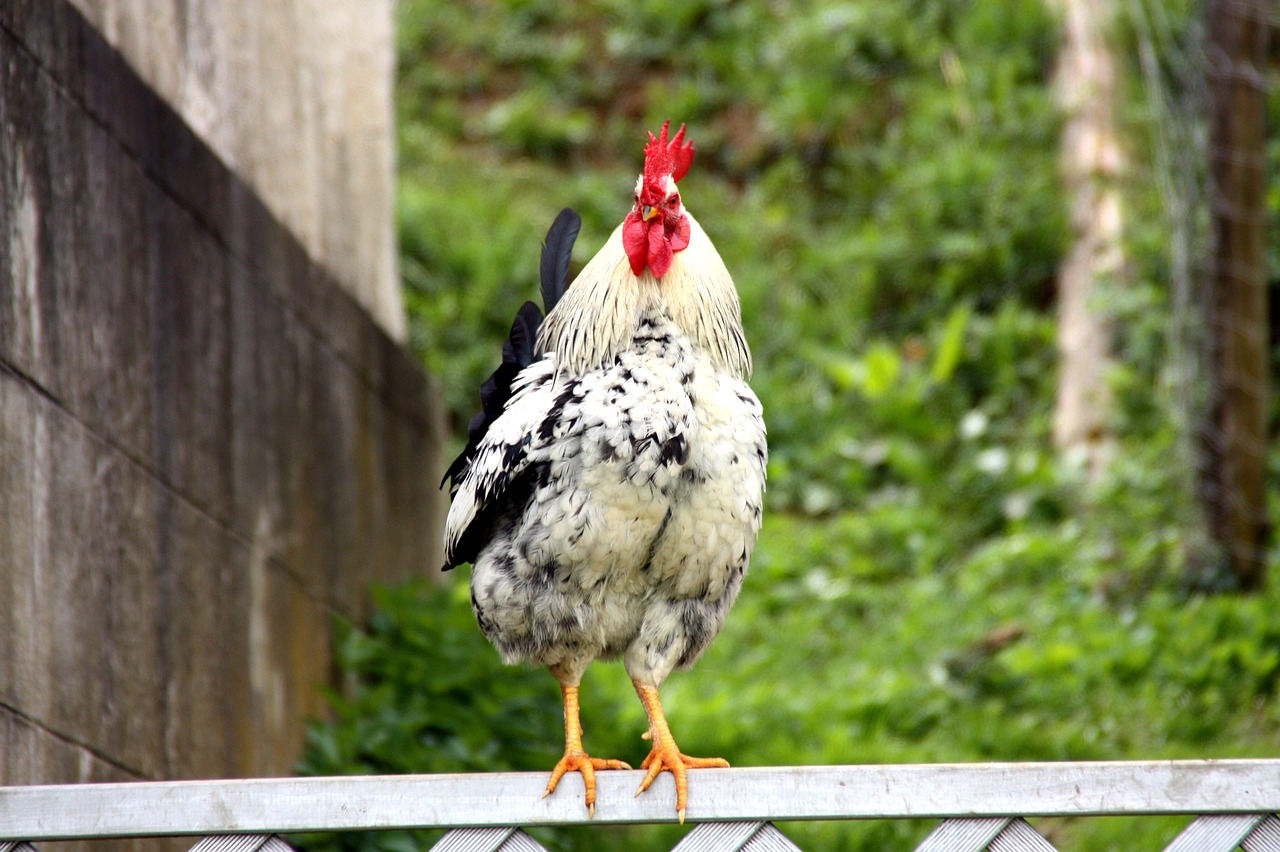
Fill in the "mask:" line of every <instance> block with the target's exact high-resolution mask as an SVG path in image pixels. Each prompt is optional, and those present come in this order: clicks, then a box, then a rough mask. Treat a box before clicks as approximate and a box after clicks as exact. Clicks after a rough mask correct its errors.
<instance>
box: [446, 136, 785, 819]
mask: <svg viewBox="0 0 1280 852" xmlns="http://www.w3.org/2000/svg"><path fill="white" fill-rule="evenodd" d="M669 126H670V122H667V123H666V124H664V125H663V126H662V130H661V132H660V134H659V135H658V136H656V137H655V136H654V135H653V134H652V133H650V134H649V142H648V144H647V145H646V146H645V150H644V157H645V159H644V171H643V172H642V173H641V175H640V177H639V179H638V180H637V181H636V188H635V204H634V206H633V207H632V208H631V211H630V212H629V213H628V214H627V215H626V218H625V219H624V220H623V222H622V224H621V225H619V226H618V228H617V229H616V230H615V231H614V232H613V234H612V235H611V236H610V237H609V240H608V242H607V243H606V244H605V246H604V248H602V249H601V250H600V251H599V253H597V254H596V255H595V257H594V258H592V259H591V261H590V262H589V263H587V265H586V267H584V268H583V270H582V272H581V274H579V275H578V277H577V278H576V279H575V280H574V281H573V284H572V285H570V286H569V287H567V288H565V286H564V281H565V280H566V279H567V272H568V263H569V254H570V251H571V249H572V246H573V242H574V240H575V239H576V236H577V233H578V224H579V220H578V218H577V215H576V214H574V213H573V212H572V211H568V210H566V211H562V213H561V214H560V216H559V217H557V219H556V222H555V224H554V225H553V226H552V228H551V230H550V232H549V233H548V238H547V242H546V244H545V245H544V249H543V257H542V261H543V262H542V292H543V299H544V305H545V307H546V309H547V315H546V317H545V319H544V318H543V317H542V314H541V312H540V311H539V310H538V308H537V306H536V305H534V304H533V303H532V302H526V303H525V304H524V306H522V307H521V309H520V311H519V313H518V314H517V317H516V321H515V324H514V325H513V327H512V331H511V336H510V339H509V340H508V341H507V344H506V346H505V349H504V357H503V364H502V365H501V366H500V367H499V368H498V370H497V371H496V372H495V373H494V375H493V376H491V377H490V379H489V380H488V381H487V382H486V383H485V386H484V388H483V389H482V394H481V397H482V404H483V409H482V411H481V412H480V413H479V414H478V415H476V418H475V419H474V420H473V421H472V423H471V427H470V430H469V431H470V435H469V440H468V443H467V447H466V449H464V450H463V453H462V455H461V456H459V457H458V459H457V460H456V461H455V462H454V463H453V465H452V466H451V467H450V469H449V472H448V473H447V474H446V479H449V480H452V484H451V494H452V504H451V506H450V509H449V516H448V520H447V522H446V526H445V554H446V563H445V569H446V570H448V569H449V568H453V567H455V566H457V565H461V564H463V563H465V562H470V563H471V564H472V573H471V603H472V607H473V609H474V610H475V615H476V620H477V621H478V622H479V625H480V629H481V630H482V631H484V633H485V635H486V636H488V638H489V639H490V640H491V641H492V642H493V644H494V645H495V646H497V649H498V651H499V652H500V653H501V655H502V657H503V659H504V661H506V662H507V663H516V662H528V663H535V664H539V665H543V666H546V667H547V668H548V669H549V670H550V671H551V674H552V675H553V676H554V677H555V678H556V680H558V681H559V682H560V689H561V694H562V697H563V700H564V719H565V749H564V756H563V757H562V758H561V759H560V761H559V762H558V763H557V764H556V766H555V768H554V769H553V770H552V773H551V778H550V781H549V782H548V783H547V787H546V793H545V794H544V795H550V794H551V793H552V792H554V791H555V789H556V786H557V784H558V783H559V782H560V779H561V778H562V777H563V776H564V774H565V773H566V772H572V771H576V772H579V773H581V775H582V778H583V784H584V787H585V791H586V807H587V811H588V814H589V815H592V816H594V814H595V798H596V779H595V772H596V771H597V770H604V769H629V768H630V767H629V766H628V765H627V764H625V763H623V762H622V761H620V760H611V759H602V758H597V757H592V756H590V755H589V754H588V753H587V752H586V751H585V750H584V748H583V745H582V725H581V722H580V721H579V704H578V687H579V683H580V681H581V679H582V675H583V672H584V671H585V670H586V668H587V666H588V665H589V664H590V663H591V661H592V660H595V659H612V658H617V657H619V656H620V657H622V659H623V664H624V666H625V668H626V671H627V674H628V675H629V676H630V678H631V681H632V683H633V684H634V685H635V690H636V693H637V695H638V696H639V698H640V701H641V703H642V704H643V705H644V709H645V713H646V715H647V716H648V720H649V730H648V733H647V734H646V738H647V739H649V740H651V742H652V748H651V750H650V752H649V755H648V757H646V758H645V760H644V762H643V764H642V768H644V769H646V770H648V771H647V773H646V775H645V777H644V779H643V781H642V782H641V784H640V789H639V790H637V793H636V794H637V795H639V794H640V793H641V792H643V791H645V790H647V789H648V788H649V786H650V785H651V784H652V783H653V781H654V779H655V778H656V777H657V776H658V775H659V774H660V773H661V772H663V771H670V772H671V773H672V774H673V775H674V778H675V785H676V812H677V816H678V818H679V820H680V821H681V822H683V821H684V818H685V811H686V808H687V802H688V775H687V770H688V769H690V768H697V767H723V766H728V763H727V762H726V761H724V760H723V759H721V758H697V757H689V756H687V755H685V754H683V753H682V752H681V751H680V749H679V748H678V747H677V746H676V742H675V739H674V738H673V737H672V734H671V729H670V727H669V726H668V724H667V720H666V717H665V715H664V713H663V710H662V704H661V702H660V700H659V697H658V688H659V686H661V685H662V683H663V681H664V680H666V678H667V676H668V675H669V674H671V672H672V671H673V670H675V669H684V668H687V667H689V666H691V665H693V663H694V662H695V661H696V660H697V659H698V657H699V656H700V655H701V654H702V652H703V651H704V650H705V649H706V647H707V646H708V644H710V642H711V640H712V639H713V638H714V637H715V636H716V634H717V633H718V632H719V631H720V628H721V626H722V625H723V624H724V620H725V616H726V614H727V613H728V612H729V608H730V607H731V606H732V605H733V602H734V600H735V598H737V596H738V591H739V589H740V588H741V585H742V580H743V577H744V576H745V574H746V571H747V565H748V562H749V561H750V559H751V551H752V549H753V547H754V545H755V540H756V534H757V532H758V531H759V529H760V519H761V505H762V499H763V493H764V485H765V464H766V461H767V448H766V444H765V425H764V420H763V417H762V413H761V407H760V402H759V400H758V399H757V398H756V396H755V394H754V393H752V391H751V389H750V388H749V387H748V386H747V384H746V379H747V378H748V377H749V376H750V373H751V354H750V350H749V349H748V348H747V342H746V338H745V336H744V334H743V329H742V318H741V309H740V307H739V302H738V295H737V291H736V290H735V289H734V285H733V280H732V278H730V276H729V272H728V270H727V269H726V268H725V265H724V262H723V261H722V260H721V259H720V255H719V254H718V253H717V252H716V250H715V247H714V246H713V245H712V244H711V240H710V239H708V238H707V235H706V233H705V232H704V231H703V230H702V227H701V226H700V225H699V224H698V222H697V221H696V220H695V219H694V218H693V216H692V215H691V214H690V213H689V211H688V209H686V208H685V206H684V203H683V200H682V198H681V196H680V191H679V189H678V188H677V183H678V182H679V181H680V179H681V178H683V177H684V176H685V174H686V173H687V172H688V171H689V167H690V165H691V164H692V163H693V155H694V147H693V144H692V143H691V142H688V141H686V140H685V128H684V126H683V125H681V127H680V130H679V131H677V133H676V134H675V136H674V137H672V138H668V129H669Z"/></svg>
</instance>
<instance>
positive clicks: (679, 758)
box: [631, 680, 729, 822]
mask: <svg viewBox="0 0 1280 852" xmlns="http://www.w3.org/2000/svg"><path fill="white" fill-rule="evenodd" d="M631 682H632V683H633V684H635V687H636V694H637V695H639V696H640V703H641V704H643V705H644V712H645V713H646V714H648V716H649V737H650V739H652V740H653V749H652V750H651V751H650V752H649V756H648V757H646V758H645V759H644V763H642V764H640V768H641V769H647V770H649V772H648V774H647V775H645V777H644V780H643V781H641V782H640V789H639V790H637V791H636V795H637V796H639V795H640V794H641V793H643V792H644V791H645V790H648V789H649V785H650V784H652V783H653V779H655V778H657V777H658V775H659V773H661V772H662V770H664V769H666V770H668V771H669V772H670V773H671V774H672V775H674V776H675V779H676V816H678V817H679V818H680V822H684V814H685V810H686V809H687V808H688V804H689V776H688V772H687V770H689V769H707V768H712V767H715V768H721V769H723V768H725V767H727V766H728V765H729V761H727V760H725V759H724V758H722V757H689V756H688V755H685V754H681V753H680V749H679V748H677V747H676V741H675V738H674V737H672V736H671V728H669V727H668V726H667V717H666V715H665V714H664V713H663V712H662V702H661V701H660V700H659V699H658V688H657V687H656V686H650V685H649V684H647V683H640V682H639V681H636V680H633V681H631Z"/></svg>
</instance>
